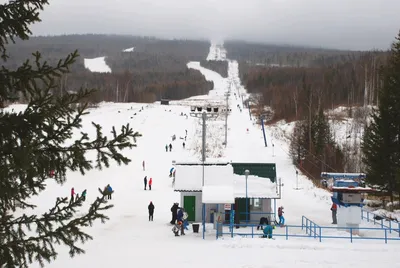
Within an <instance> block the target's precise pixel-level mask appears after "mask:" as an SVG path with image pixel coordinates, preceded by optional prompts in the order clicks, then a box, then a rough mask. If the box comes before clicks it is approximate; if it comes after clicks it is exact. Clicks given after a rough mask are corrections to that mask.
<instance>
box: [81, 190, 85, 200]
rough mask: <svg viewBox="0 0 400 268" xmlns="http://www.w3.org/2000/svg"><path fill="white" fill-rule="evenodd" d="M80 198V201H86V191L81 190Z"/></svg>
mask: <svg viewBox="0 0 400 268" xmlns="http://www.w3.org/2000/svg"><path fill="white" fill-rule="evenodd" d="M81 197H82V201H85V200H86V189H85V190H83V192H82V194H81Z"/></svg>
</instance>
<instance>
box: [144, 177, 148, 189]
mask: <svg viewBox="0 0 400 268" xmlns="http://www.w3.org/2000/svg"><path fill="white" fill-rule="evenodd" d="M143 183H144V189H145V190H147V176H144V179H143Z"/></svg>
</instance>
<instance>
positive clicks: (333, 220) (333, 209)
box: [331, 203, 337, 224]
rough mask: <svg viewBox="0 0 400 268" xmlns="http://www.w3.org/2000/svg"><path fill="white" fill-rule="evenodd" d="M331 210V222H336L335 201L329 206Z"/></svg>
mask: <svg viewBox="0 0 400 268" xmlns="http://www.w3.org/2000/svg"><path fill="white" fill-rule="evenodd" d="M331 210H332V224H337V217H336V215H337V205H336V204H335V203H332V206H331Z"/></svg>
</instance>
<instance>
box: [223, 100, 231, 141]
mask: <svg viewBox="0 0 400 268" xmlns="http://www.w3.org/2000/svg"><path fill="white" fill-rule="evenodd" d="M230 95H231V94H230V93H229V92H226V93H225V97H226V106H225V109H226V111H225V142H224V144H225V148H226V145H227V144H228V114H229V96H230Z"/></svg>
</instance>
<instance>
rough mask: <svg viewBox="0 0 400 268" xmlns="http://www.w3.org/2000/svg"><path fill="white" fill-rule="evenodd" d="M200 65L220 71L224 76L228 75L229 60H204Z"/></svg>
mask: <svg viewBox="0 0 400 268" xmlns="http://www.w3.org/2000/svg"><path fill="white" fill-rule="evenodd" d="M200 65H201V66H202V67H204V68H207V69H210V70H213V71H214V72H217V73H219V74H220V75H221V76H222V77H224V78H227V77H228V62H227V61H217V60H202V61H200Z"/></svg>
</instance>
